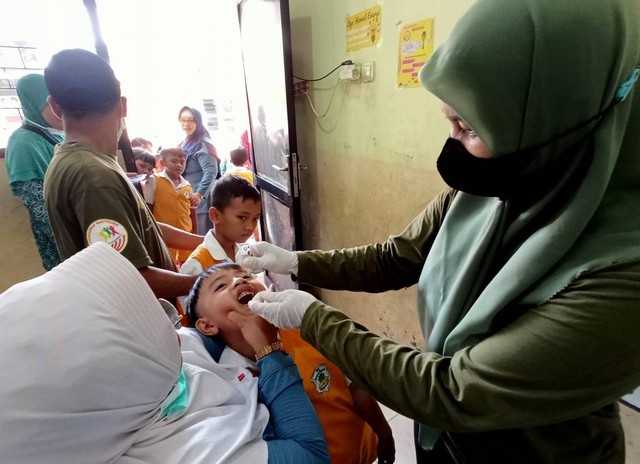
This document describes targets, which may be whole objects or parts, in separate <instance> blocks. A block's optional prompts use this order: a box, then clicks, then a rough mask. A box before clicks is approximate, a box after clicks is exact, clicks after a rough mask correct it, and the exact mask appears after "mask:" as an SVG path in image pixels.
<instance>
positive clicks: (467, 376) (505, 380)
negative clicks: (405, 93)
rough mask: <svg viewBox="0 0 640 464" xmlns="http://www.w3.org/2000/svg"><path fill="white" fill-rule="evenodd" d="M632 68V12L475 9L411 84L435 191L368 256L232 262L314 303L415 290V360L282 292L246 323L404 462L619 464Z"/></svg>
mask: <svg viewBox="0 0 640 464" xmlns="http://www.w3.org/2000/svg"><path fill="white" fill-rule="evenodd" d="M638 66H640V7H639V6H638V1H637V0H610V1H606V2H603V1H602V0H563V1H558V0H478V1H477V2H476V3H475V4H474V5H473V6H472V7H471V9H470V10H469V11H468V12H467V13H466V14H465V15H464V16H463V18H462V19H461V20H460V21H459V22H458V23H457V25H456V26H455V28H454V30H453V32H452V33H451V35H450V37H449V38H448V39H447V41H446V42H445V43H444V44H443V45H442V46H440V47H439V48H438V50H437V51H436V52H435V53H434V55H433V57H432V58H431V59H430V60H429V61H428V62H427V64H426V65H425V66H424V68H423V69H422V71H421V74H420V77H421V80H422V83H423V85H424V86H425V87H426V88H427V89H428V90H429V91H430V92H432V93H433V94H434V95H436V96H437V97H438V98H440V99H441V100H442V101H443V103H444V105H443V110H444V112H445V116H446V117H447V118H448V119H449V121H450V123H451V133H450V139H449V140H448V141H447V142H446V144H445V146H444V148H443V151H442V154H441V155H440V157H439V159H438V170H439V172H440V173H441V175H442V177H443V179H444V180H445V181H446V182H447V183H448V184H449V185H450V187H451V188H450V189H448V190H446V191H444V192H442V193H441V194H440V195H439V196H438V197H437V198H436V199H435V200H433V201H432V202H431V204H430V205H429V206H428V207H427V209H426V210H425V211H424V212H423V213H422V214H421V215H420V216H418V217H417V218H416V219H415V220H414V221H413V222H412V223H411V224H409V226H408V227H407V228H406V229H405V231H404V232H403V233H402V234H400V235H398V236H395V237H391V238H390V239H389V240H388V241H387V242H386V243H384V244H376V245H370V246H365V247H358V248H352V249H346V250H334V251H327V252H324V251H303V252H297V253H291V252H288V251H284V250H280V249H277V248H275V247H273V246H270V245H268V244H264V243H261V244H256V245H255V246H253V247H252V249H251V250H250V253H251V255H253V256H249V257H244V258H243V257H242V256H241V257H239V258H240V259H239V261H240V262H241V263H242V264H244V265H248V266H249V267H252V268H254V269H256V268H263V269H270V270H272V271H274V272H281V273H291V274H295V275H296V276H297V279H298V280H299V281H301V282H307V283H310V284H313V285H317V286H321V287H324V288H331V289H345V290H352V291H367V292H381V291H386V290H392V289H399V288H403V287H407V286H411V285H414V284H418V290H419V291H418V294H419V298H418V315H419V319H420V322H421V325H422V329H423V332H424V335H425V349H424V351H422V352H421V351H419V350H415V349H412V348H410V347H406V346H401V345H399V344H397V343H395V342H393V341H390V340H385V339H383V338H381V337H379V336H377V335H375V334H372V333H370V332H368V331H367V330H366V329H365V328H364V327H362V326H360V325H358V324H356V323H354V322H353V321H352V320H350V319H349V318H348V317H347V316H346V315H344V314H342V313H341V312H339V311H337V310H335V309H333V308H331V307H329V306H327V305H325V304H323V303H322V302H320V301H316V300H315V299H314V298H313V297H311V296H310V295H308V294H305V293H303V292H299V291H295V290H288V291H285V292H281V293H270V292H265V293H261V294H258V295H256V297H255V298H254V299H253V301H252V302H251V303H250V307H251V309H252V310H254V311H255V312H257V313H258V314H260V315H262V316H263V317H265V318H266V319H268V320H269V321H270V322H272V323H274V324H276V325H278V326H280V327H301V331H302V336H303V338H304V339H305V340H307V341H308V342H310V343H311V344H312V345H314V346H315V347H317V348H318V349H319V350H320V351H321V352H322V353H323V354H324V355H325V356H326V357H327V358H328V359H330V360H331V361H332V362H334V363H335V364H336V365H337V366H339V367H340V368H341V369H342V370H343V371H344V373H345V375H347V376H348V377H349V378H351V379H352V380H353V381H354V382H355V383H357V384H359V385H360V386H362V387H364V388H365V389H366V390H368V391H369V392H371V393H372V394H373V396H374V397H376V398H377V399H378V400H379V401H381V402H382V403H384V404H386V405H387V406H389V407H391V408H393V409H394V410H396V411H398V412H400V413H402V414H404V415H405V416H408V417H411V418H413V419H415V420H416V421H417V423H419V424H421V425H420V426H419V427H418V429H419V432H418V433H417V441H418V443H419V445H420V446H419V447H417V452H418V461H419V462H429V463H453V462H455V463H486V462H491V463H562V464H567V463H580V464H586V463H594V464H595V463H599V464H601V463H620V464H623V463H624V460H625V456H624V455H625V451H624V434H623V430H622V427H621V423H620V418H619V412H618V407H617V400H618V399H619V398H620V397H621V396H623V395H625V394H627V393H629V392H631V391H632V390H633V389H634V388H635V387H636V386H638V385H640V344H639V343H638V341H637V338H638V328H639V327H640V310H639V306H638V302H639V301H640V214H638V213H637V211H638V205H640V91H639V90H638V89H637V86H635V88H634V83H635V81H636V80H637V79H638V75H639V74H640V69H639V68H638ZM428 450H432V451H428Z"/></svg>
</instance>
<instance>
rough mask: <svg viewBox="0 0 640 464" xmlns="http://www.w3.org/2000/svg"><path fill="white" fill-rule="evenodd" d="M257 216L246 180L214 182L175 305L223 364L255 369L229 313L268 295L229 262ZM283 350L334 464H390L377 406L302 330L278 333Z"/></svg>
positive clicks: (386, 430)
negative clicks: (191, 281)
mask: <svg viewBox="0 0 640 464" xmlns="http://www.w3.org/2000/svg"><path fill="white" fill-rule="evenodd" d="M261 211H262V209H261V202H260V193H259V192H258V190H257V189H256V188H255V187H254V186H253V185H251V184H250V183H249V182H248V181H246V180H245V179H243V178H240V177H237V176H227V177H223V178H222V179H219V180H218V181H217V182H216V184H215V186H214V188H213V191H212V192H211V208H210V210H209V217H210V218H211V221H212V222H213V224H214V227H213V229H212V230H210V231H209V232H208V233H207V235H206V237H205V240H204V242H203V243H202V245H200V246H199V247H198V248H196V249H195V250H194V251H193V253H192V254H191V256H190V257H189V259H188V260H187V261H186V262H185V263H184V264H183V266H182V268H181V269H180V272H181V273H186V274H190V275H198V274H200V277H199V278H198V280H197V282H196V284H195V285H194V287H193V289H192V290H191V294H190V295H189V298H188V299H186V298H180V302H181V305H182V308H184V309H185V312H186V323H187V324H188V325H190V326H191V327H194V328H195V329H196V330H198V331H199V332H200V333H202V334H204V335H206V336H208V337H214V338H216V339H217V341H218V342H220V340H221V341H222V342H223V343H224V344H226V347H225V349H224V351H223V352H222V356H223V359H222V360H220V362H223V363H240V364H244V365H245V366H246V367H252V368H253V367H254V366H255V364H254V361H253V360H254V359H255V356H256V353H254V352H253V350H252V349H251V348H250V347H249V346H248V344H247V343H246V341H245V340H244V337H242V334H241V333H240V330H239V329H238V327H237V326H235V325H234V324H233V323H230V321H229V320H228V319H227V317H226V314H228V313H229V311H231V310H232V309H235V310H239V311H240V310H243V309H244V310H245V311H247V312H248V313H249V312H250V311H249V308H248V306H247V303H248V302H249V301H250V300H251V299H252V298H253V296H254V295H255V294H256V293H258V292H259V291H262V290H264V289H265V288H264V286H263V284H262V283H261V282H259V281H258V280H256V279H255V278H254V277H253V276H252V275H251V274H250V273H249V272H248V271H247V270H246V269H244V268H242V267H241V266H238V265H237V264H235V263H234V258H235V256H236V254H237V252H238V251H239V245H238V244H239V243H240V244H241V243H244V242H245V241H246V240H247V239H248V238H249V237H250V236H251V234H252V233H253V231H254V229H255V227H256V225H257V223H258V221H259V219H260V215H261ZM211 266H213V267H211ZM203 271H204V272H203ZM280 343H281V345H282V347H281V348H282V349H284V350H286V351H287V352H289V353H290V354H291V356H292V358H293V359H294V361H295V362H296V365H297V366H298V370H299V371H300V375H301V377H302V379H303V385H304V389H305V391H306V392H307V395H308V396H309V398H310V399H311V402H312V403H313V406H314V408H315V409H316V412H317V413H318V416H319V418H320V422H321V424H322V428H323V430H324V432H325V435H326V438H327V444H328V446H329V454H330V455H331V462H336V463H344V464H370V463H372V462H374V461H375V459H376V456H377V457H378V460H379V462H380V463H392V462H394V459H395V443H394V440H393V436H392V433H391V428H390V427H389V424H388V423H387V421H386V420H385V418H384V415H383V414H382V411H381V410H380V406H379V405H378V403H377V402H376V401H375V400H374V399H373V398H372V397H371V396H369V395H368V394H367V393H366V392H365V391H364V390H361V389H360V388H358V387H356V386H355V385H353V384H352V383H351V382H350V381H349V380H348V379H347V378H346V377H345V376H344V375H343V374H342V372H341V371H340V370H339V369H338V368H337V367H336V366H334V365H333V364H332V363H330V362H329V361H328V360H327V359H326V358H325V357H324V356H322V354H320V352H318V351H317V350H316V349H315V348H313V347H312V346H311V345H309V344H308V343H306V342H305V341H304V340H302V338H301V337H300V331H298V330H281V331H280Z"/></svg>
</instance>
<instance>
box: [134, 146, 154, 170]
mask: <svg viewBox="0 0 640 464" xmlns="http://www.w3.org/2000/svg"><path fill="white" fill-rule="evenodd" d="M132 151H133V159H135V160H140V161H142V162H143V163H145V164H148V165H150V166H153V167H155V166H156V157H155V156H153V155H152V154H151V153H150V152H148V151H147V150H145V149H144V148H141V147H133V148H132Z"/></svg>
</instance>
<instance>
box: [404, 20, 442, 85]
mask: <svg viewBox="0 0 640 464" xmlns="http://www.w3.org/2000/svg"><path fill="white" fill-rule="evenodd" d="M434 19H435V18H428V19H423V20H422V21H417V22H415V23H411V24H407V25H406V26H403V27H402V28H401V29H400V49H399V52H398V87H420V81H419V79H418V73H419V72H420V68H422V65H423V64H424V63H425V62H426V61H427V59H428V58H429V57H430V56H431V54H432V53H433V23H434Z"/></svg>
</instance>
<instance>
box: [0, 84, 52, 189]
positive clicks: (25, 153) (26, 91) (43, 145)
mask: <svg viewBox="0 0 640 464" xmlns="http://www.w3.org/2000/svg"><path fill="white" fill-rule="evenodd" d="M16 90H17V93H18V97H19V98H20V104H21V105H22V111H23V113H24V116H25V119H24V120H23V121H22V126H21V127H20V128H18V129H17V130H16V131H14V132H13V134H11V136H10V137H9V140H8V141H7V153H6V167H7V174H8V176H9V184H10V185H11V188H12V190H13V191H14V194H16V190H15V189H14V187H15V185H17V183H18V182H27V181H32V180H36V181H42V180H43V179H44V174H45V172H46V170H47V167H48V166H49V163H50V162H51V158H52V157H53V151H54V145H53V144H52V143H53V142H55V143H62V141H63V137H62V136H60V135H58V134H57V133H48V134H47V139H48V140H47V139H45V138H44V137H42V136H41V135H39V134H38V133H34V132H33V131H31V130H28V129H27V128H34V129H36V130H37V131H45V132H49V130H48V129H49V128H50V127H51V126H50V125H49V124H48V123H47V121H45V119H44V118H43V117H42V110H43V109H44V107H45V105H47V97H48V96H49V91H48V90H47V86H46V84H45V81H44V76H43V75H42V74H27V75H26V76H23V77H21V78H20V79H19V80H18V84H17V85H16Z"/></svg>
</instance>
